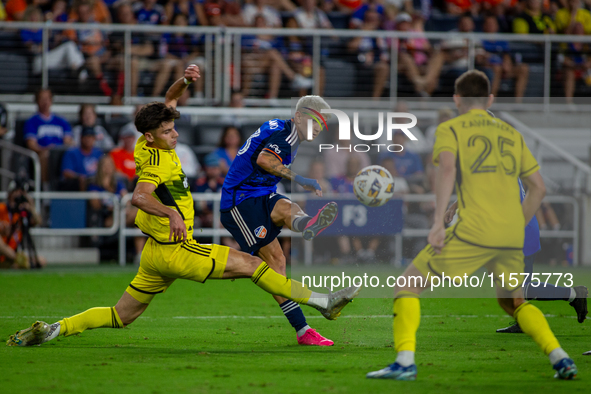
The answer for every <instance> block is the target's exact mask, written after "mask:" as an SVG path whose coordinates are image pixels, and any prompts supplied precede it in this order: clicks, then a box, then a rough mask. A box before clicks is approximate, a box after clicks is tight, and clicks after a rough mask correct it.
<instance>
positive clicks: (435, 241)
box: [427, 224, 445, 254]
mask: <svg viewBox="0 0 591 394" xmlns="http://www.w3.org/2000/svg"><path fill="white" fill-rule="evenodd" d="M427 241H428V242H429V245H431V246H432V247H433V249H435V253H437V254H439V253H441V250H442V249H443V247H444V246H445V244H444V243H443V242H444V241H445V227H443V225H437V224H434V225H433V227H431V231H429V236H428V237H427Z"/></svg>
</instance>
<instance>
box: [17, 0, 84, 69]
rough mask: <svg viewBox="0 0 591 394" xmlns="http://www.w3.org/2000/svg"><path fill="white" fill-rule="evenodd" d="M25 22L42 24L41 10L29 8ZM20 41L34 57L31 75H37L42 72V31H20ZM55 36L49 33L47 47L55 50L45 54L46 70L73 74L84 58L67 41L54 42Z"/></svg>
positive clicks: (33, 7)
mask: <svg viewBox="0 0 591 394" xmlns="http://www.w3.org/2000/svg"><path fill="white" fill-rule="evenodd" d="M23 19H24V21H26V22H43V21H44V20H43V14H42V13H41V10H40V9H39V8H37V7H35V6H29V7H28V8H27V9H26V11H25V13H24V17H23ZM20 35H21V40H22V42H23V44H25V47H26V48H27V49H28V50H29V53H31V55H33V56H34V58H33V63H32V67H33V74H34V75H39V74H41V71H42V62H43V57H42V52H43V30H42V29H36V30H29V29H22V30H21V31H20ZM55 38H56V36H55V35H53V34H51V32H50V41H49V47H50V48H52V47H53V46H54V44H55V45H57V46H56V47H55V48H52V49H50V50H49V51H48V52H47V57H46V61H47V69H48V70H64V69H65V70H71V71H72V73H75V72H77V71H78V69H80V67H82V66H83V65H84V56H83V55H82V53H81V52H80V50H79V49H78V47H77V46H76V44H75V43H73V42H72V41H67V42H64V43H61V44H59V42H57V41H56V40H55Z"/></svg>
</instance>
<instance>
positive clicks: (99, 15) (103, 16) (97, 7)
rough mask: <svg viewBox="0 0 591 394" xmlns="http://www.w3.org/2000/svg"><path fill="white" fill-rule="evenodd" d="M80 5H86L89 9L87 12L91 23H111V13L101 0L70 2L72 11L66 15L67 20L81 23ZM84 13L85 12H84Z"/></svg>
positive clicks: (75, 0)
mask: <svg viewBox="0 0 591 394" xmlns="http://www.w3.org/2000/svg"><path fill="white" fill-rule="evenodd" d="M82 3H85V4H88V6H89V7H90V11H89V12H90V15H91V19H92V21H93V22H96V23H113V20H112V19H111V12H110V11H109V8H108V7H107V5H106V4H105V2H104V1H103V0H74V1H73V2H72V9H71V11H70V14H69V15H68V19H69V20H71V21H78V22H82V20H81V19H82V15H80V4H82ZM84 12H86V10H84ZM82 23H88V22H82Z"/></svg>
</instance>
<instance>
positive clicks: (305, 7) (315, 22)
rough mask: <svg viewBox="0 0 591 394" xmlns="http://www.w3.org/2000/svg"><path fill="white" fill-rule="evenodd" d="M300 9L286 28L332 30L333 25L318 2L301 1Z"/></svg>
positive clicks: (310, 0) (311, 0)
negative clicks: (317, 4) (318, 5)
mask: <svg viewBox="0 0 591 394" xmlns="http://www.w3.org/2000/svg"><path fill="white" fill-rule="evenodd" d="M299 3H300V7H298V8H296V9H295V10H294V12H293V18H291V19H290V20H289V21H288V22H287V25H286V27H290V28H298V27H299V28H300V29H332V23H330V20H329V19H328V17H327V16H326V14H325V13H324V11H322V10H321V9H320V8H318V7H317V6H316V0H300V1H299Z"/></svg>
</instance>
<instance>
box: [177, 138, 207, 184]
mask: <svg viewBox="0 0 591 394" xmlns="http://www.w3.org/2000/svg"><path fill="white" fill-rule="evenodd" d="M175 150H176V154H177V156H178V157H179V159H180V160H181V166H182V167H183V171H184V172H185V175H186V176H187V178H192V179H195V178H197V176H198V175H199V173H200V172H201V164H199V161H198V160H197V156H195V152H193V149H191V147H190V146H189V145H187V144H183V143H182V142H177V144H176V148H175Z"/></svg>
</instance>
